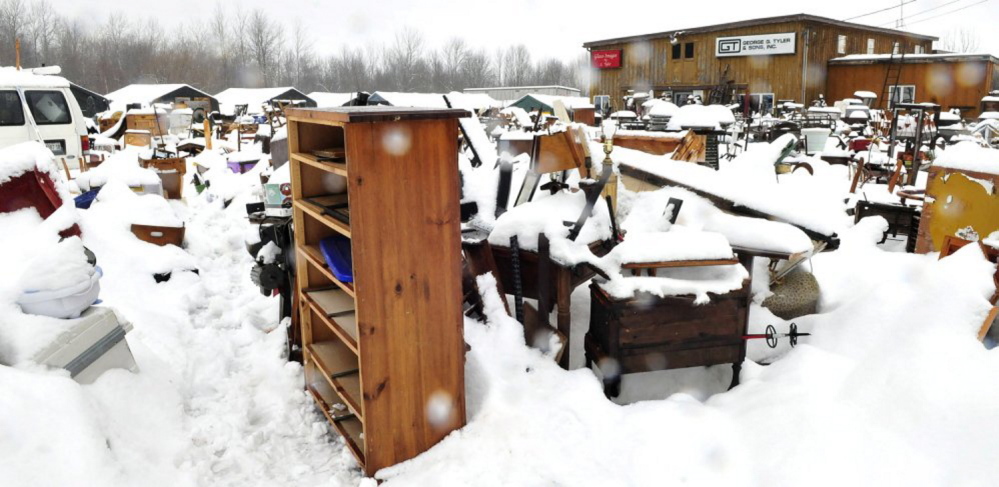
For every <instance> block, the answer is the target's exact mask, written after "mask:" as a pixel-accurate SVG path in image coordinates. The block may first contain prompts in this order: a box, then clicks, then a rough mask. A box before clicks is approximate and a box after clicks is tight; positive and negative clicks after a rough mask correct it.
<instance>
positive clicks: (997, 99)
mask: <svg viewBox="0 0 999 487" xmlns="http://www.w3.org/2000/svg"><path fill="white" fill-rule="evenodd" d="M982 102H984V103H994V102H999V96H991V95H990V96H983V97H982Z"/></svg>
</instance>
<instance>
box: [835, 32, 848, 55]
mask: <svg viewBox="0 0 999 487" xmlns="http://www.w3.org/2000/svg"><path fill="white" fill-rule="evenodd" d="M836 52H837V53H839V54H846V36H839V39H838V40H837V41H836Z"/></svg>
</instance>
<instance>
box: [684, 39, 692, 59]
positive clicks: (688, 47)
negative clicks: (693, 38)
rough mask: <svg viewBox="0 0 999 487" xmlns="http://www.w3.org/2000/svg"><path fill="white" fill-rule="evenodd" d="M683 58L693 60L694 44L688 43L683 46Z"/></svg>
mask: <svg viewBox="0 0 999 487" xmlns="http://www.w3.org/2000/svg"><path fill="white" fill-rule="evenodd" d="M683 58H684V59H694V43H693V42H688V43H686V44H684V45H683Z"/></svg>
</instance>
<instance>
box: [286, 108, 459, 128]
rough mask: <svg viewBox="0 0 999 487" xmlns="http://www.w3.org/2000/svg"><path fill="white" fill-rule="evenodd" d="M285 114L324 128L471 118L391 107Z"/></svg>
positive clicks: (301, 110)
mask: <svg viewBox="0 0 999 487" xmlns="http://www.w3.org/2000/svg"><path fill="white" fill-rule="evenodd" d="M285 114H286V117H287V119H288V120H289V121H294V122H303V123H319V124H324V125H342V124H344V123H349V122H399V121H410V120H412V121H418V120H444V119H451V118H462V117H468V116H469V112H468V111H467V110H460V109H456V108H447V109H445V108H407V107H390V106H359V107H333V108H289V109H288V110H287V111H285Z"/></svg>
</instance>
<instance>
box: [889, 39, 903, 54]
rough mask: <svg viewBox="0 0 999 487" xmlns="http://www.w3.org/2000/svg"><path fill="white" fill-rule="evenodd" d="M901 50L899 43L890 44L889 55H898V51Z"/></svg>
mask: <svg viewBox="0 0 999 487" xmlns="http://www.w3.org/2000/svg"><path fill="white" fill-rule="evenodd" d="M901 50H902V44H901V43H899V42H896V43H895V44H892V47H891V53H892V54H898V53H899V51H901Z"/></svg>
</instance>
